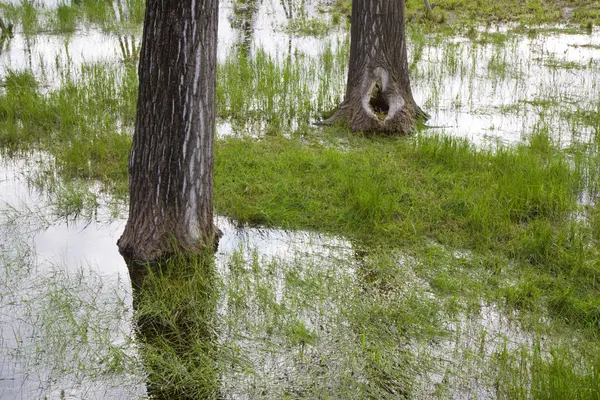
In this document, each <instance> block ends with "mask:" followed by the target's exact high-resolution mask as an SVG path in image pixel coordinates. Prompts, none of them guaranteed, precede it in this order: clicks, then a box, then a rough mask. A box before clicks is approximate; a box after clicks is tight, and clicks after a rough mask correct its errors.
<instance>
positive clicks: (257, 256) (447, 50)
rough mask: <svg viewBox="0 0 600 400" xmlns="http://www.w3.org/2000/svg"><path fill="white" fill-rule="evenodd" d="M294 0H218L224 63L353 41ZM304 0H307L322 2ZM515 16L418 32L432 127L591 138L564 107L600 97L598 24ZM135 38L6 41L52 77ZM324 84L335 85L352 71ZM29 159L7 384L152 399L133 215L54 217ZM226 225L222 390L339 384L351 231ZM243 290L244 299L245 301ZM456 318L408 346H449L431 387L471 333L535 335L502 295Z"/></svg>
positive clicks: (3, 367) (16, 183) (13, 277)
mask: <svg viewBox="0 0 600 400" xmlns="http://www.w3.org/2000/svg"><path fill="white" fill-rule="evenodd" d="M15 1H16V0H15ZM309 3H310V2H309ZM45 4H46V6H47V7H52V6H54V5H56V2H55V1H47V2H45ZM285 4H286V3H285V2H279V1H275V0H264V1H262V2H259V4H258V5H257V10H256V11H255V12H254V13H251V18H250V21H249V22H248V21H244V20H242V21H240V19H239V18H238V19H236V17H235V15H234V14H235V13H234V8H235V6H234V3H233V2H227V1H226V2H224V3H223V4H222V5H221V12H220V16H219V24H220V26H219V47H218V55H219V60H220V62H223V61H224V60H226V59H227V57H228V56H229V55H230V54H231V51H232V49H233V48H234V47H236V46H238V45H239V44H240V43H246V44H248V46H249V49H250V52H251V53H252V52H254V53H255V52H257V51H258V50H261V51H264V52H266V53H267V54H268V55H269V56H271V57H273V58H274V59H277V60H282V59H283V58H285V57H286V55H289V54H291V53H294V54H298V53H301V54H304V55H306V58H304V59H303V60H306V62H307V63H314V62H315V60H318V59H319V57H320V56H321V55H322V53H323V52H324V51H325V49H331V48H332V46H333V47H338V46H344V45H346V44H347V42H348V41H347V33H346V32H343V31H341V30H336V31H334V32H333V33H331V34H329V35H327V36H326V37H324V38H316V37H312V36H307V37H302V36H295V35H291V34H288V33H286V32H285V30H284V29H282V27H283V26H284V25H285V23H286V21H287V19H288V17H290V16H291V15H290V13H291V11H290V9H289V8H286V6H285ZM307 7H308V8H307V9H305V10H304V12H306V13H314V10H313V9H311V6H310V4H309V5H308V6H307ZM311 15H312V14H311ZM325 17H326V16H325ZM246 22H248V23H246ZM508 29H509V28H507V27H498V28H491V29H490V30H488V31H485V32H478V33H477V37H478V38H479V40H478V41H475V42H474V41H472V40H469V39H466V38H443V39H439V38H438V39H436V38H433V37H427V36H424V37H422V38H419V36H418V35H415V37H414V38H413V39H412V40H410V41H409V53H410V60H411V65H412V66H411V68H412V84H413V92H414V94H415V98H416V100H417V102H418V103H419V104H421V105H422V107H423V108H424V109H425V110H426V111H427V112H428V113H429V114H430V115H431V119H430V120H429V121H428V125H429V126H430V129H429V130H428V131H426V133H425V134H427V133H429V132H431V133H438V132H445V133H447V134H450V135H455V136H461V137H465V138H467V139H469V140H470V141H472V142H474V143H477V144H478V145H493V144H495V143H497V142H500V143H509V144H510V143H518V142H520V141H523V140H524V139H526V138H527V136H528V135H529V134H531V133H532V131H533V130H534V129H535V128H538V127H540V126H547V127H548V128H550V129H551V131H552V132H555V134H556V137H555V138H554V139H555V140H556V141H557V142H558V143H560V144H561V145H563V146H568V145H569V144H571V143H573V142H574V141H576V142H587V141H589V140H590V137H591V136H592V135H594V134H597V132H596V131H595V129H598V128H597V127H593V126H588V125H585V123H582V122H581V121H580V120H577V119H570V118H565V115H567V116H568V115H571V114H576V113H577V112H586V111H593V110H597V107H598V104H599V103H600V52H599V51H598V48H597V47H594V46H597V45H598V44H600V30H598V29H597V28H596V29H595V30H594V31H593V32H591V33H590V34H585V35H582V34H572V33H565V32H563V33H560V32H558V33H557V32H554V33H546V34H542V33H539V34H535V35H534V34H530V35H527V34H507V31H508ZM485 38H487V40H484V39H485ZM139 41H140V30H137V31H134V32H128V33H127V34H125V35H121V36H119V35H115V34H111V33H106V32H102V31H101V30H99V29H95V28H93V27H92V28H88V27H80V29H79V30H78V31H76V32H75V33H74V34H71V35H69V36H61V35H52V34H39V35H34V36H27V35H25V34H23V33H22V32H19V31H18V30H17V32H16V34H15V37H14V38H13V39H12V40H10V42H8V43H7V44H6V45H5V46H6V47H5V48H4V49H3V51H2V54H0V76H2V75H4V74H5V73H6V71H8V70H20V69H29V70H31V71H32V72H33V73H34V74H35V75H36V76H37V77H39V78H40V79H42V82H43V83H44V84H45V86H46V87H47V88H48V90H52V89H53V88H56V87H57V85H59V84H60V81H61V74H63V73H65V71H71V72H70V73H71V74H75V75H76V74H77V71H78V69H79V68H80V67H81V65H82V64H84V63H93V62H106V63H120V62H122V61H123V60H124V59H126V58H127V57H129V56H130V54H128V53H127V51H124V50H123V49H124V48H129V49H132V48H138V49H139V44H140V43H139ZM125 43H126V45H124V44H125ZM330 84H331V85H332V91H335V92H336V93H339V92H340V91H343V87H344V85H345V77H344V76H340V77H339V80H338V81H335V82H330ZM220 127H222V129H223V130H224V131H225V130H226V132H221V134H222V135H223V134H231V135H237V134H246V132H245V131H244V130H243V129H240V131H236V129H239V128H236V127H234V126H232V125H229V124H227V123H224V124H222V125H220ZM575 132H576V133H575ZM35 168H36V167H35V160H28V161H27V162H26V161H23V160H10V161H9V160H2V164H1V165H0V231H1V232H0V237H2V239H1V241H0V335H1V336H0V358H1V360H0V398H2V399H19V398H22V399H29V398H43V397H44V396H47V397H48V398H59V397H61V396H64V397H66V398H85V399H96V398H98V399H100V398H106V399H131V398H138V397H144V395H145V393H146V392H145V382H144V372H143V367H142V364H141V361H140V360H139V355H138V352H137V349H136V344H135V340H134V339H133V337H134V334H133V333H134V332H133V325H132V316H133V310H132V293H131V285H130V281H129V275H128V272H127V268H126V266H125V264H124V262H123V259H122V258H121V256H120V255H119V253H118V251H117V247H116V244H115V243H116V240H117V238H118V237H119V235H120V234H121V232H122V229H123V226H124V219H123V218H118V217H117V218H115V217H112V216H111V215H112V213H111V212H108V211H107V210H103V209H102V208H100V209H99V210H98V212H97V214H96V215H95V216H94V218H92V219H91V220H89V221H88V220H75V221H65V220H58V219H57V218H56V217H55V216H53V212H52V207H51V206H50V204H49V203H50V199H49V198H48V196H47V195H45V194H44V193H41V192H39V191H38V190H37V189H36V188H35V187H33V186H32V185H30V184H29V182H28V176H29V174H30V173H31V171H32V170H35ZM216 223H217V225H218V226H219V228H220V229H221V230H222V231H223V233H224V237H223V238H222V239H221V241H220V245H219V250H218V253H217V257H216V268H217V271H218V273H219V278H220V285H221V287H220V298H219V303H218V308H217V313H218V316H219V318H218V320H219V321H221V322H220V323H221V325H220V326H219V327H218V332H219V334H218V335H219V336H218V340H219V344H220V345H221V346H222V347H223V348H226V349H236V351H238V352H239V354H238V355H237V357H239V360H243V363H242V364H239V365H234V364H231V365H230V366H229V367H227V366H225V367H224V368H223V369H222V370H221V371H220V373H221V374H222V376H221V378H222V381H223V393H224V394H225V395H226V397H228V398H258V397H261V396H264V393H265V392H270V393H271V394H272V398H277V395H281V397H283V396H284V395H285V394H286V393H287V394H289V393H288V391H289V390H291V392H292V393H303V391H305V390H306V391H308V390H310V388H309V387H308V386H310V385H311V384H314V381H308V380H307V381H306V382H304V381H303V380H302V377H303V376H302V374H305V375H306V376H311V377H313V378H314V377H319V378H318V379H316V378H315V379H316V380H318V381H319V383H320V384H322V385H323V386H324V387H329V388H335V387H336V386H335V385H339V386H340V387H342V386H343V385H344V384H345V382H344V381H336V379H338V377H339V376H340V375H341V374H342V373H344V374H348V376H352V377H354V378H355V379H357V380H361V379H363V380H364V379H366V378H364V377H361V376H360V373H361V370H362V366H361V365H355V363H356V360H357V358H352V357H351V356H352V354H351V351H354V350H353V349H354V347H356V346H354V344H353V343H348V338H350V337H352V336H354V334H355V332H353V331H352V327H351V326H350V325H351V324H350V323H349V322H348V321H347V320H345V316H344V315H343V314H342V313H341V312H340V310H342V309H343V306H344V304H345V302H347V301H352V299H353V295H354V294H355V293H356V292H357V291H358V290H360V289H359V286H360V282H359V278H358V275H359V274H358V271H359V270H360V268H361V266H360V257H358V256H357V254H356V253H357V252H356V251H355V249H354V247H353V245H352V243H350V242H349V241H348V240H346V239H344V238H338V237H330V236H326V235H321V234H318V233H314V232H286V231H281V230H275V229H259V228H246V227H237V226H236V225H235V223H233V222H231V221H228V220H227V219H225V218H217V220H216ZM235 259H238V260H241V261H240V265H241V266H240V265H237V264H236V263H235V262H233V261H232V260H235ZM398 262H399V263H403V266H405V267H406V268H405V270H406V271H407V276H406V277H407V285H408V286H407V287H410V288H412V289H415V288H416V290H415V292H417V293H419V294H420V295H422V296H424V298H431V297H432V296H434V295H433V294H432V290H431V289H430V288H429V287H428V285H427V283H426V282H424V281H422V280H420V279H419V278H418V277H416V276H415V275H411V274H410V273H409V272H410V270H411V269H410V263H407V264H406V265H405V260H403V259H402V258H401V257H399V261H398ZM413 262H418V260H417V261H415V260H413ZM314 276H317V277H319V278H320V282H321V283H323V284H331V287H332V288H334V287H335V288H336V289H335V291H332V292H331V293H329V294H327V295H324V296H323V297H319V298H318V299H317V298H315V299H313V300H314V301H311V302H310V304H307V303H303V302H302V296H303V295H304V294H305V292H303V291H304V290H307V289H306V287H303V286H302V284H305V283H306V282H310V278H311V277H314ZM241 277H242V278H241ZM298 282H301V285H300V286H298ZM313 283H314V285H317V284H318V282H317V281H315V282H313ZM299 288H300V289H299ZM317 289H318V288H317ZM317 289H315V290H317ZM265 293H266V294H265ZM318 293H320V294H323V293H324V292H318ZM261 296H263V297H261ZM264 296H266V297H267V298H268V299H270V300H272V302H273V304H275V305H280V306H281V305H286V306H289V307H292V306H293V307H297V308H295V310H296V311H297V313H296V314H297V317H298V320H297V321H289V325H290V326H291V328H293V329H297V328H298V327H302V329H305V330H306V331H307V332H313V333H315V332H317V333H315V334H314V337H316V339H315V338H313V335H312V334H310V335H308V336H309V338H308V339H307V340H314V342H312V343H311V344H312V345H311V346H306V347H303V346H295V347H290V346H289V344H288V345H286V344H285V343H284V341H281V340H279V339H277V337H275V338H274V337H272V336H271V334H270V333H269V331H268V326H269V320H268V315H266V314H262V313H261V312H260V311H261V310H262V308H261V307H264V303H263V302H264V301H265V299H264ZM239 298H244V299H246V300H245V304H244V305H243V307H241V306H240V304H238V303H239V300H238V299H239ZM270 300H269V301H270ZM446 328H447V330H448V331H449V332H450V333H451V334H452V335H454V336H452V337H451V339H448V340H443V341H440V342H438V343H437V344H436V345H435V346H431V345H430V344H429V343H426V344H423V343H410V344H408V345H407V348H408V349H411V350H412V351H413V352H414V353H415V355H416V356H417V357H423V358H428V359H429V358H436V359H443V360H444V361H443V362H442V363H439V364H437V365H438V368H436V369H433V370H432V372H430V373H428V374H425V375H424V376H423V379H422V382H421V387H420V388H417V390H416V392H417V393H421V394H422V395H423V398H426V397H430V396H433V394H432V393H433V392H434V391H435V388H436V385H438V384H440V383H441V382H442V381H443V380H444V379H445V372H444V371H445V370H446V369H445V367H446V364H452V365H460V364H461V362H462V361H463V359H462V358H461V357H462V353H463V352H464V353H468V352H469V351H470V350H472V352H476V351H477V349H479V347H481V343H480V342H475V341H473V340H472V338H479V337H486V338H490V339H488V341H487V342H486V343H485V344H484V351H483V354H484V356H486V355H487V356H489V355H491V354H494V353H496V352H498V351H499V349H501V346H504V345H505V344H506V343H507V338H511V340H512V342H509V344H512V345H514V347H515V348H517V347H518V346H519V345H521V344H529V343H531V341H532V338H531V336H530V335H528V334H527V333H525V332H523V331H522V330H521V329H520V328H519V327H517V326H515V325H514V324H512V323H511V322H510V321H509V318H508V317H507V316H505V315H503V314H502V312H501V311H500V310H498V309H497V308H496V307H495V306H493V305H486V304H482V306H481V311H480V312H479V313H478V314H477V315H468V316H467V315H460V316H459V317H458V318H457V319H456V321H455V322H452V323H448V326H447V327H446ZM298 329H299V328H298ZM249 334H256V335H255V336H254V337H252V336H250V335H249ZM453 357H454V358H453ZM482 364H483V363H480V364H477V365H469V364H465V365H464V369H463V370H462V371H457V372H456V373H455V375H456V376H460V377H462V378H461V379H463V380H461V381H459V382H457V383H456V385H455V387H456V391H455V392H453V393H452V394H453V397H454V398H461V397H464V396H475V395H476V396H477V398H493V397H494V395H493V393H494V392H493V386H492V383H491V382H487V381H483V382H480V381H477V380H476V379H475V378H474V377H473V375H474V372H475V371H476V370H477V369H478V368H481V367H482ZM240 365H242V367H240ZM469 368H471V369H469ZM353 374H356V375H353ZM356 376H358V377H356ZM469 376H470V377H471V378H469ZM457 379H458V378H457ZM302 385H307V387H303V386H302ZM309 393H310V392H309ZM264 397H267V396H264Z"/></svg>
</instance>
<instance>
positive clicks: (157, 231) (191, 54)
mask: <svg viewBox="0 0 600 400" xmlns="http://www.w3.org/2000/svg"><path fill="white" fill-rule="evenodd" d="M217 21H218V1H217V0H178V1H161V0H147V3H146V17H145V20H144V33H143V38H142V48H141V55H140V64H139V80H140V82H139V95H138V107H137V115H136V126H135V133H134V136H133V146H132V149H131V155H130V158H129V191H130V202H129V219H128V220H127V225H126V227H125V231H124V233H123V235H122V236H121V238H120V239H119V241H118V242H117V244H118V246H119V250H120V251H121V253H122V254H123V255H124V256H126V258H127V257H130V258H131V259H133V260H141V261H150V260H159V259H161V258H162V257H164V256H166V255H168V254H169V253H171V252H174V251H178V250H184V251H187V252H199V251H200V250H201V249H202V248H203V247H204V246H208V245H211V244H212V243H214V241H215V227H214V226H213V213H212V212H213V210H212V208H213V202H212V197H213V193H212V183H213V137H214V126H215V109H214V103H215V69H216V47H217Z"/></svg>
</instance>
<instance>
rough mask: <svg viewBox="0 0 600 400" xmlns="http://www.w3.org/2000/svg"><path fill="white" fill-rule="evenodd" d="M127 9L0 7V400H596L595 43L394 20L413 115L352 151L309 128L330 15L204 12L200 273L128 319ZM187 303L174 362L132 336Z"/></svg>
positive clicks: (148, 340)
mask: <svg viewBox="0 0 600 400" xmlns="http://www.w3.org/2000/svg"><path fill="white" fill-rule="evenodd" d="M336 4H337V3H336ZM440 7H444V4H441V5H440ZM143 10H144V4H143V3H142V2H139V1H135V0H116V1H114V2H98V1H91V0H90V1H87V0H86V1H83V2H77V1H73V2H63V1H52V0H48V1H17V0H13V1H9V2H6V3H3V4H2V5H1V7H0V17H3V18H4V19H5V20H6V21H9V22H11V23H14V35H13V36H12V37H7V36H3V37H2V39H1V40H0V144H1V146H2V149H3V151H2V157H1V163H0V238H1V239H0V398H1V399H32V398H40V399H42V398H48V399H51V398H52V399H53V398H61V399H62V398H73V399H132V398H147V397H148V392H147V389H148V388H152V385H161V384H162V385H165V386H168V385H169V384H172V385H180V386H181V387H183V388H188V387H189V388H193V389H190V390H193V392H190V393H203V394H205V396H206V398H225V399H260V398H264V399H282V398H349V399H350V398H358V399H360V398H414V399H427V398H440V399H445V398H452V399H463V398H469V399H470V398H473V399H475V398H476V399H496V398H524V399H525V398H526V399H537V398H544V399H550V398H564V397H563V396H564V394H565V393H570V394H571V395H572V398H577V399H579V398H581V399H595V398H598V395H599V393H600V381H599V378H598V377H599V376H600V374H599V372H600V364H599V362H600V346H599V345H598V343H599V341H598V340H597V339H598V336H597V335H598V333H600V330H599V329H598V327H599V326H600V303H599V300H598V296H597V293H598V290H600V281H599V280H598V276H600V273H599V272H600V264H599V262H598V260H599V259H600V254H598V251H597V245H598V241H599V239H600V211H599V208H598V205H597V201H596V200H597V196H598V185H599V184H600V179H599V177H600V172H599V167H598V165H600V163H598V160H599V159H598V157H599V153H598V145H599V144H600V29H598V28H597V27H594V26H591V27H589V28H588V27H585V26H584V27H579V28H577V27H576V28H574V27H573V26H571V25H562V24H555V25H543V26H522V25H520V24H517V23H515V22H508V23H502V24H489V25H487V26H483V25H481V26H480V25H476V26H471V27H467V28H466V29H457V30H454V31H452V32H451V33H448V32H446V31H443V30H442V29H440V30H439V31H435V30H432V29H429V28H428V29H424V28H423V27H424V26H426V25H419V24H421V23H422V21H420V22H419V21H413V23H412V24H411V23H409V26H408V31H407V35H408V51H409V64H410V71H411V84H412V90H413V93H414V95H415V100H416V101H417V104H419V105H420V106H421V107H422V108H423V109H424V110H425V111H426V112H427V113H428V114H430V117H431V118H430V119H429V120H428V121H427V122H426V124H425V126H423V127H420V129H419V130H418V131H417V132H416V133H415V135H414V137H409V138H402V139H389V138H373V139H371V138H368V137H365V136H363V135H352V134H351V133H348V132H346V130H344V129H337V128H332V129H329V130H328V128H319V127H316V126H315V122H318V121H320V120H322V119H323V116H324V114H326V113H327V112H329V111H331V110H332V109H333V108H335V107H336V106H338V105H339V103H340V102H341V101H342V99H343V97H344V90H345V85H346V74H347V64H348V56H349V54H348V53H349V40H350V38H349V30H348V26H347V24H346V22H345V19H344V18H343V17H342V19H341V21H339V18H340V17H339V15H338V14H336V13H338V11H336V9H335V4H330V2H317V1H306V2H305V1H302V2H295V1H281V2H280V1H275V0H262V1H253V0H248V1H246V2H242V1H224V2H222V3H221V4H220V14H219V44H218V71H217V74H218V78H217V81H218V83H217V86H218V87H217V113H218V123H217V136H218V139H217V142H216V172H215V188H216V189H215V197H216V199H215V204H216V211H217V213H218V214H219V215H220V216H219V217H217V218H216V221H215V223H216V225H217V226H218V227H219V228H220V229H221V230H222V231H223V234H224V235H223V237H222V238H221V240H220V243H219V248H218V251H217V252H216V254H215V256H214V259H213V260H211V267H210V270H211V271H212V272H214V276H213V275H212V273H209V274H208V275H209V276H208V277H203V278H201V279H200V282H199V283H197V284H198V285H199V286H198V287H201V288H202V294H198V295H197V296H196V295H195V294H193V295H192V296H191V298H190V299H191V300H190V299H188V298H186V297H184V296H185V293H186V290H187V289H189V288H187V287H182V289H181V293H182V294H181V297H177V296H175V295H170V294H168V293H166V294H165V293H163V294H162V295H164V296H165V298H162V297H160V286H158V285H157V284H156V282H162V280H163V279H167V278H168V276H169V275H168V273H165V275H164V276H163V275H162V274H157V275H156V276H153V275H152V276H151V278H148V279H150V281H151V284H150V288H151V289H152V290H155V291H156V294H157V299H158V300H157V301H156V304H153V303H152V301H151V300H152V299H151V296H149V295H146V296H144V295H139V294H138V295H139V297H138V300H137V301H138V303H136V304H135V307H134V291H133V289H132V282H131V278H130V274H129V271H128V269H127V266H126V264H125V261H124V260H123V258H122V257H121V255H120V254H119V253H118V250H117V246H116V240H117V239H118V237H119V236H120V235H121V233H122V230H123V228H124V224H125V221H126V217H127V215H126V198H127V170H126V163H127V156H128V152H129V146H130V144H131V134H132V132H133V128H134V126H133V124H134V120H135V118H134V116H135V102H136V100H137V97H136V96H137V71H136V68H137V57H138V52H139V49H140V45H141V43H140V41H141V22H142V18H143ZM335 21H337V22H335ZM338 187H340V189H339V190H338V189H337V188H338ZM335 190H338V192H334V191H335ZM330 191H331V192H330ZM332 193H333V194H332ZM327 196H329V197H327ZM198 268H199V267H198ZM197 274H198V271H197V270H195V272H193V274H192V275H193V277H194V278H193V279H190V281H193V282H195V281H194V280H195V279H196V278H197V277H196V275H197ZM176 278H177V279H180V278H181V277H179V276H176ZM152 279H155V280H156V282H154V281H152ZM154 284H156V285H157V286H153V285H154ZM194 284H196V283H194ZM192 289H193V288H192ZM192 289H190V290H192ZM150 293H154V292H150ZM178 296H179V295H178ZM178 301H180V302H181V303H177V302H178ZM184 303H185V304H184ZM173 304H175V305H177V304H179V305H181V304H184V306H183V307H182V308H181V309H176V308H170V307H171V306H172V305H173ZM152 307H155V308H152ZM188 308H189V309H188ZM194 309H195V310H194ZM198 309H201V310H200V311H202V313H204V314H201V315H203V317H202V318H204V319H205V321H201V322H200V323H198V321H195V322H194V323H195V324H196V325H193V324H192V326H194V327H197V326H199V327H200V330H201V331H202V332H201V333H202V334H200V333H198V332H197V333H198V335H197V336H203V337H200V338H198V337H196V336H194V335H191V334H190V337H193V339H194V341H190V342H189V343H188V340H187V339H186V338H184V339H181V340H180V341H176V342H175V343H178V344H179V345H180V346H181V347H185V346H188V347H189V348H183V349H182V348H175V347H173V348H170V347H169V346H170V345H168V344H165V343H167V342H168V341H169V340H171V338H170V337H169V338H166V337H165V340H164V343H163V341H162V340H161V338H160V332H162V331H161V330H160V329H159V328H156V329H155V331H153V332H150V333H148V332H147V331H145V330H144V328H143V326H144V323H145V322H147V321H148V318H149V317H148V316H149V315H150V316H153V317H152V318H154V319H152V323H153V324H158V322H157V321H159V320H160V323H162V324H164V325H161V326H162V328H161V329H166V328H164V326H167V325H168V326H169V328H168V329H172V331H169V330H165V332H169V334H172V336H177V337H178V335H180V334H181V332H185V329H188V326H187V325H185V324H183V325H185V326H183V327H181V326H177V323H179V322H178V321H181V320H186V318H192V315H200V314H194V312H200V311H198ZM186 313H189V315H188V314H186ZM165 321H166V322H165ZM173 321H176V322H173ZM170 323H173V324H174V325H176V326H175V328H173V326H171V325H169V324H170ZM152 326H153V327H154V325H152ZM153 329H154V328H153ZM178 329H181V331H180V330H178ZM157 332H159V334H157ZM163 333H164V332H163ZM152 335H156V336H158V340H157V339H156V338H155V337H154V336H152ZM178 340H179V339H178ZM182 343H183V344H182ZM161 346H163V347H161ZM165 349H167V350H168V351H166V354H167V356H164V358H161V357H163V355H162V353H161V351H163V350H165ZM171 350H172V351H171ZM169 351H171V352H169ZM181 354H185V355H186V356H189V355H190V354H192V356H189V358H190V360H191V361H190V360H181V359H179V358H185V357H182V356H181ZM178 357H179V358H178ZM198 360H201V361H200V362H199V361H198ZM195 363H196V364H195ZM198 363H200V364H198ZM199 365H200V366H199ZM161 374H163V375H162V376H161ZM157 376H158V378H159V380H160V379H164V380H163V381H158V382H157V381H156V379H157V378H156V377H157ZM173 382H176V383H173ZM173 398H175V397H173Z"/></svg>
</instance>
